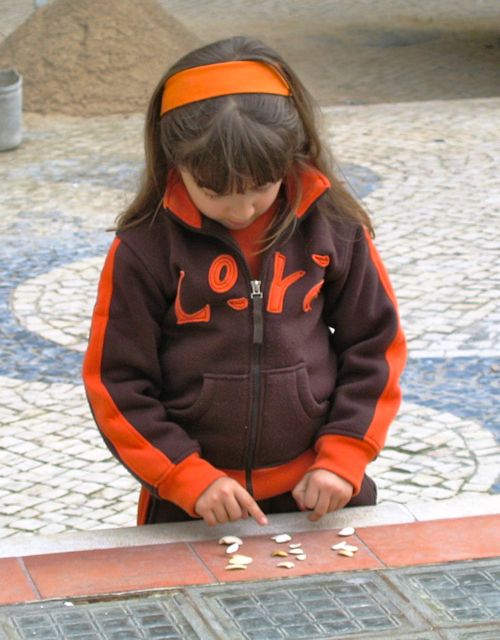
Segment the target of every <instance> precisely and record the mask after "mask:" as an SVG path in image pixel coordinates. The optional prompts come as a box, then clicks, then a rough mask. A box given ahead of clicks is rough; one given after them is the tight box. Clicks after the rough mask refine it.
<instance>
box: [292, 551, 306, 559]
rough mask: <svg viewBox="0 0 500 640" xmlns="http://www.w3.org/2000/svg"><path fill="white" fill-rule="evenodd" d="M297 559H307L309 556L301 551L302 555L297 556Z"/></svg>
mask: <svg viewBox="0 0 500 640" xmlns="http://www.w3.org/2000/svg"><path fill="white" fill-rule="evenodd" d="M295 557H296V558H297V560H305V559H306V558H307V556H306V554H305V553H301V554H300V556H295Z"/></svg>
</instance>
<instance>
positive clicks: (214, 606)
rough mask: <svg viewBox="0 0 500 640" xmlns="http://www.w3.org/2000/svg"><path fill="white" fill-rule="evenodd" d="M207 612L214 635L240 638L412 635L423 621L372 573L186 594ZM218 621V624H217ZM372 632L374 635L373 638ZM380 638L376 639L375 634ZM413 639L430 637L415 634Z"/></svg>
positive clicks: (305, 639) (261, 639) (273, 638)
mask: <svg viewBox="0 0 500 640" xmlns="http://www.w3.org/2000/svg"><path fill="white" fill-rule="evenodd" d="M191 595H192V596H193V597H194V598H195V600H197V602H196V604H197V607H198V608H199V609H200V610H205V615H206V614H207V610H208V611H210V612H211V613H212V624H213V626H214V627H215V628H217V630H218V632H219V634H220V637H224V635H223V633H224V631H226V632H229V637H230V638H244V639H245V640H271V639H272V640H279V639H281V638H286V639H289V640H299V639H304V640H313V639H320V638H344V637H350V636H355V637H367V635H368V634H371V635H370V637H383V638H396V637H397V638H402V637H417V636H412V635H411V634H412V632H413V631H415V630H416V629H419V628H420V629H422V630H424V628H425V626H426V625H425V621H424V620H423V618H421V617H420V616H418V615H415V614H414V612H413V611H411V610H410V611H407V605H406V603H405V602H404V601H403V600H402V599H401V598H400V597H399V596H397V594H396V593H394V592H393V591H391V589H390V587H388V585H387V584H386V583H385V582H384V581H383V579H382V578H381V577H380V576H379V575H378V574H377V572H372V573H369V574H366V573H364V574H351V575H346V574H343V575H342V576H341V577H340V576H328V577H326V576H322V577H321V578H317V577H315V578H303V579H300V580H286V581H282V582H280V583H277V584H273V583H267V584H263V583H260V584H259V585H256V584H253V585H252V588H251V589H250V588H249V587H248V586H247V585H240V586H238V587H235V586H231V587H225V588H222V589H221V588H216V589H214V588H211V589H203V588H200V589H198V590H197V591H196V592H194V593H193V594H191ZM221 621H222V622H223V624H220V623H221ZM373 634H376V636H375V635H373ZM379 634H381V635H379ZM418 637H419V638H422V639H423V638H427V637H433V636H425V635H419V636H418Z"/></svg>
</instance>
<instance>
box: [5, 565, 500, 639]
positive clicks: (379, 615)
mask: <svg viewBox="0 0 500 640" xmlns="http://www.w3.org/2000/svg"><path fill="white" fill-rule="evenodd" d="M68 604H69V605H71V606H67V605H68ZM33 638H36V639H37V640H217V639H220V640H327V639H331V640H355V639H359V640H396V639H397V640H401V639H402V638H404V639H405V640H438V639H439V640H498V638H500V560H498V559H490V560H483V561H478V562H466V563H464V562H462V563H452V564H444V565H434V566H430V567H429V566H427V567H412V568H406V569H394V570H383V571H363V572H362V571H359V572H353V573H340V574H328V575H321V576H308V577H302V578H286V579H280V580H274V581H270V580H268V581H261V582H249V583H238V584H226V585H218V586H215V585H211V586H204V587H187V588H184V589H176V590H171V591H168V592H162V593H156V594H153V595H143V596H131V597H129V598H124V597H121V598H118V599H116V600H109V601H107V602H102V601H101V602H82V601H75V602H74V603H64V602H47V603H42V604H27V605H20V606H11V607H3V608H0V640H28V639H33Z"/></svg>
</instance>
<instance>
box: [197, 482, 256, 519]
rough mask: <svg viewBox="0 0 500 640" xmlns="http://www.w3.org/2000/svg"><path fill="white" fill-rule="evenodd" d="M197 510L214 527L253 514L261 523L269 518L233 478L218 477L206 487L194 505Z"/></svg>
mask: <svg viewBox="0 0 500 640" xmlns="http://www.w3.org/2000/svg"><path fill="white" fill-rule="evenodd" d="M194 510H195V512H196V513H197V514H198V515H199V516H200V517H201V518H203V520H204V521H205V522H206V523H207V524H208V525H210V526H211V527H213V526H214V525H216V524H224V522H228V521H230V522H235V521H236V520H240V518H242V519H244V520H245V519H246V518H248V516H249V515H251V516H253V518H254V519H255V521H256V522H257V523H258V524H260V525H265V524H267V518H266V516H265V515H264V513H263V512H262V510H261V509H260V507H259V505H258V504H257V503H256V502H255V500H254V499H253V498H252V496H251V495H250V494H249V493H248V491H245V489H243V487H242V486H241V485H240V484H239V483H238V482H236V480H232V479H231V478H218V479H217V480H215V482H212V484H211V485H210V486H209V487H208V488H207V489H205V491H204V492H203V493H202V494H201V496H200V497H199V498H198V500H197V501H196V504H195V505H194Z"/></svg>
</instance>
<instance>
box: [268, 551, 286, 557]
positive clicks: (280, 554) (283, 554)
mask: <svg viewBox="0 0 500 640" xmlns="http://www.w3.org/2000/svg"><path fill="white" fill-rule="evenodd" d="M287 555H288V553H287V552H286V551H273V552H272V553H271V556H272V557H273V558H286V557H287Z"/></svg>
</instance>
